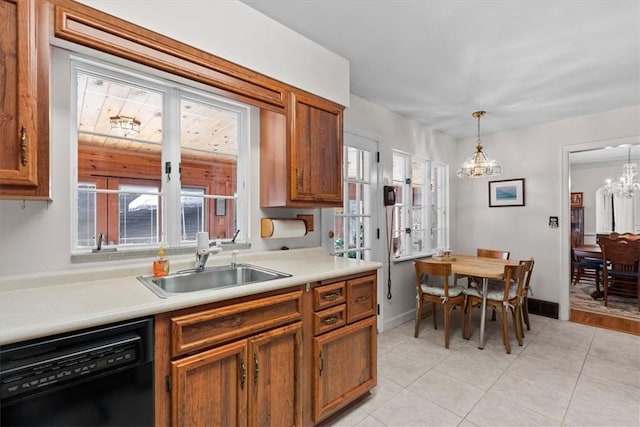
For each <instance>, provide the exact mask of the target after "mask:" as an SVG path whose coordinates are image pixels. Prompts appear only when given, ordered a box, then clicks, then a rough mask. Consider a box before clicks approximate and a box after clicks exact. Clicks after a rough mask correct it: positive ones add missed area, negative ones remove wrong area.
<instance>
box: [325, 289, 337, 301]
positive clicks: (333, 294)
mask: <svg viewBox="0 0 640 427" xmlns="http://www.w3.org/2000/svg"><path fill="white" fill-rule="evenodd" d="M339 296H340V292H337V291H333V292H329V293H328V294H324V295H322V299H323V300H325V301H333V300H334V299H336V298H338V297H339Z"/></svg>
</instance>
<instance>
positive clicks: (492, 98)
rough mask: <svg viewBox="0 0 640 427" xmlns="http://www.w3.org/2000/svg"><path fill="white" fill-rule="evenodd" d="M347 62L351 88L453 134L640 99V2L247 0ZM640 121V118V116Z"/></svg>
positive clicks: (614, 106)
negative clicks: (480, 113)
mask: <svg viewBox="0 0 640 427" xmlns="http://www.w3.org/2000/svg"><path fill="white" fill-rule="evenodd" d="M242 1H243V2H244V3H246V4H247V5H249V6H251V7H252V8H254V9H256V10H258V11H260V12H262V13H263V14H265V15H267V16H269V17H271V18H272V19H274V20H275V21H278V22H280V23H282V24H283V25H285V26H287V27H289V28H291V29H292V30H294V31H296V32H297V33H299V34H302V35H303V36H306V37H307V38H309V39H311V40H313V41H315V42H316V43H318V44H320V45H322V46H324V47H326V48H328V49H329V50H331V51H333V52H335V53H337V54H338V55H340V56H342V57H344V58H346V59H348V60H349V61H350V68H351V75H350V82H351V93H353V94H354V95H357V96H359V97H362V98H364V99H367V100H369V101H371V102H373V103H375V104H378V105H381V106H383V107H385V108H387V109H389V110H391V111H395V112H397V113H398V114H400V115H402V116H405V117H408V118H410V119H413V120H415V121H417V122H420V123H423V124H425V125H427V126H429V127H431V128H433V129H436V130H438V131H441V132H443V133H445V134H447V135H449V136H451V137H453V138H456V139H461V138H469V137H474V136H475V134H476V132H477V123H476V121H475V119H473V118H472V117H471V113H472V112H473V111H476V110H486V111H487V115H486V116H485V117H484V118H483V119H482V123H481V126H482V129H481V130H482V134H483V135H484V134H486V133H493V132H498V131H504V130H508V129H516V128H521V127H528V126H533V125H536V124H540V123H545V122H551V121H556V120H562V119H566V118H570V117H576V116H581V115H586V114H592V113H597V112H602V111H608V110H613V109H618V108H624V107H629V106H633V105H640V2H638V1H628V0H625V1H618V0H609V1H594V0H589V1H581V0H571V1H569V0H563V1H559V0H553V1H546V0H536V1H528V0H522V1H512V0H493V1H482V0H473V1H471V0H458V1H436V0H404V1H382V0H343V1H326V0H298V1H291V0H242ZM639 120H640V118H639Z"/></svg>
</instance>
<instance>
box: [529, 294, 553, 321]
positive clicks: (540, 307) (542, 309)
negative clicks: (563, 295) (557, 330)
mask: <svg viewBox="0 0 640 427" xmlns="http://www.w3.org/2000/svg"><path fill="white" fill-rule="evenodd" d="M527 301H528V302H529V303H528V304H527V309H528V310H529V313H531V314H537V315H539V316H544V317H550V318H552V319H558V313H559V309H560V306H559V304H558V303H557V302H551V301H544V300H541V299H534V298H527Z"/></svg>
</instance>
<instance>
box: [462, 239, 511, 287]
mask: <svg viewBox="0 0 640 427" xmlns="http://www.w3.org/2000/svg"><path fill="white" fill-rule="evenodd" d="M510 255H511V252H509V251H499V250H496V249H484V248H478V249H476V256H479V257H484V258H496V259H504V260H507V259H509V256H510ZM463 277H466V278H467V286H471V282H476V283H479V282H480V281H481V280H482V279H481V278H479V277H471V276H465V275H462V274H457V275H456V276H455V279H454V280H455V282H456V283H458V279H462V278H463Z"/></svg>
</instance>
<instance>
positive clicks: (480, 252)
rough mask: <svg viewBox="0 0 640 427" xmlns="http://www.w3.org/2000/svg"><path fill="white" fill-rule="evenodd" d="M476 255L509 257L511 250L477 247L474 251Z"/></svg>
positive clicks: (499, 257)
mask: <svg viewBox="0 0 640 427" xmlns="http://www.w3.org/2000/svg"><path fill="white" fill-rule="evenodd" d="M476 255H477V256H480V257H484V258H498V259H509V255H511V252H509V251H497V250H494V249H482V248H478V250H477V251H476Z"/></svg>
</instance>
